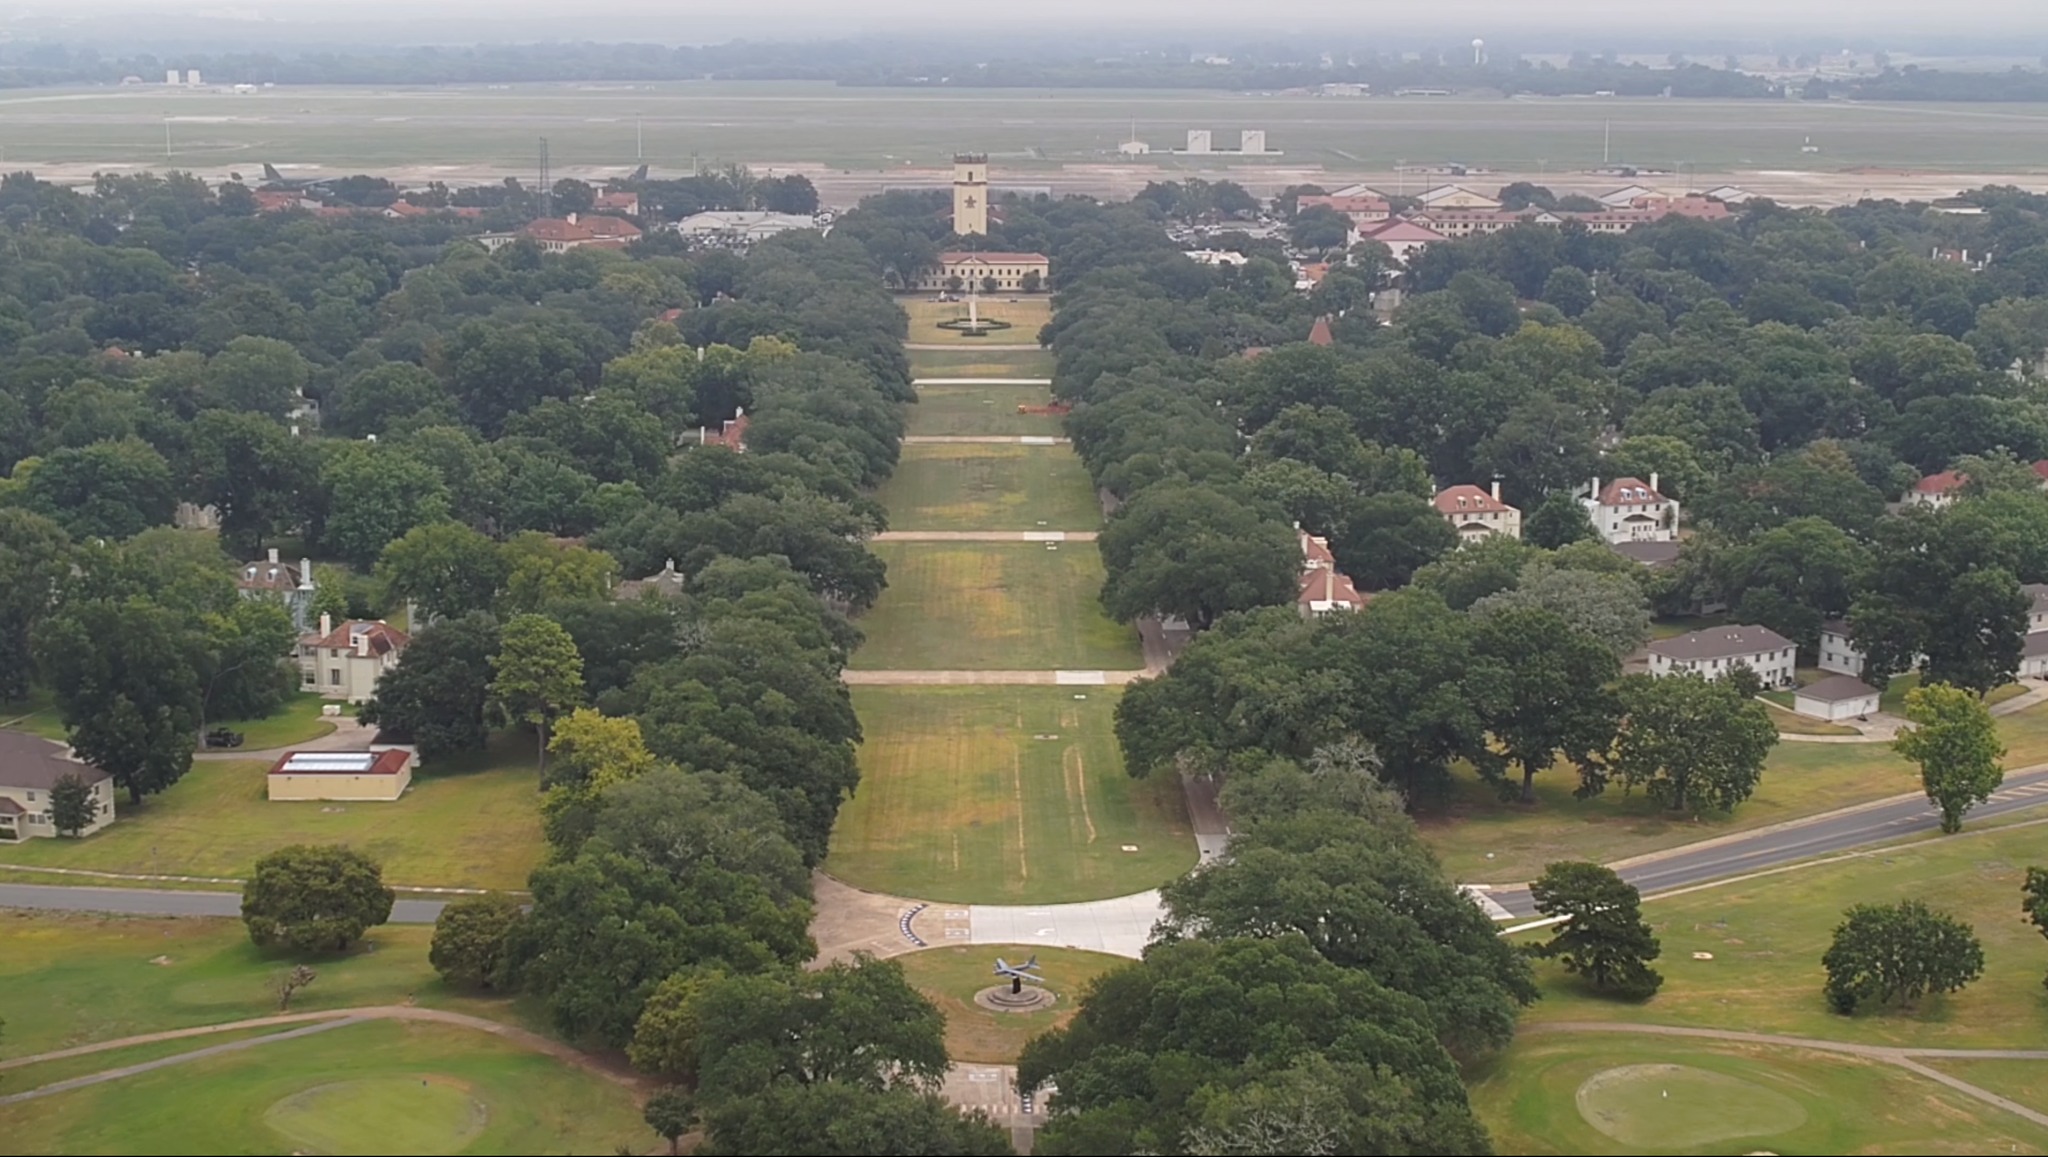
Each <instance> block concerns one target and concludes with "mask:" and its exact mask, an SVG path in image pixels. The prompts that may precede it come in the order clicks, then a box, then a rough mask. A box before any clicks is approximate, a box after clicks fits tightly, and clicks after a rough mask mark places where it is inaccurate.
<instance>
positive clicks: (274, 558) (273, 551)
mask: <svg viewBox="0 0 2048 1157" xmlns="http://www.w3.org/2000/svg"><path fill="white" fill-rule="evenodd" d="M270 562H271V565H273V566H275V565H276V564H277V548H276V547H274V546H273V547H271V548H270Z"/></svg>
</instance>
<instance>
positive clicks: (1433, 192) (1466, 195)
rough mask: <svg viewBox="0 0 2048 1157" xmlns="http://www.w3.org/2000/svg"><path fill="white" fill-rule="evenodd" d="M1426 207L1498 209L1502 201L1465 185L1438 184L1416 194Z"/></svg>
mask: <svg viewBox="0 0 2048 1157" xmlns="http://www.w3.org/2000/svg"><path fill="white" fill-rule="evenodd" d="M1415 199H1416V201H1418V202H1420V203H1421V205H1422V207H1423V208H1425V209H1498V208H1500V202H1499V201H1497V200H1495V199H1493V198H1492V197H1489V196H1487V195H1486V194H1484V193H1475V192H1473V191H1472V190H1470V189H1467V188H1466V187H1464V186H1463V185H1438V186H1437V187H1436V188H1434V189H1425V190H1423V191H1422V192H1421V193H1419V194H1417V195H1416V198H1415Z"/></svg>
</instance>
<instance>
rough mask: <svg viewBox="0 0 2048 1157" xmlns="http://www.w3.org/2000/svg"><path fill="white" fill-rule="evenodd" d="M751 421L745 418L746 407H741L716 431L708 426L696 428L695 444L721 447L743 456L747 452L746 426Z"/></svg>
mask: <svg viewBox="0 0 2048 1157" xmlns="http://www.w3.org/2000/svg"><path fill="white" fill-rule="evenodd" d="M751 421H753V419H751V418H749V417H747V410H746V407H745V406H742V407H740V409H739V411H738V412H737V413H735V414H734V415H733V416H732V417H730V418H727V419H726V420H725V422H724V423H722V424H721V425H720V426H719V427H718V429H716V430H713V429H712V428H711V427H709V426H699V427H697V444H698V445H700V446H723V447H725V448H726V449H728V450H730V451H732V452H733V453H735V454H744V453H746V451H747V425H748V423H750V422H751Z"/></svg>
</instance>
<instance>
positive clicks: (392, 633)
mask: <svg viewBox="0 0 2048 1157" xmlns="http://www.w3.org/2000/svg"><path fill="white" fill-rule="evenodd" d="M358 634H361V635H364V636H367V637H368V638H369V640H370V653H371V654H373V655H387V654H390V653H391V652H393V651H402V650H404V649H405V646H406V644H408V643H410V642H412V636H411V635H408V634H406V633H405V632H404V631H401V630H399V629H398V628H397V627H394V626H392V625H391V624H390V623H385V622H372V621H367V620H364V619H350V620H348V621H347V622H344V623H340V624H338V625H336V626H335V628H334V630H332V631H330V632H328V633H327V634H325V635H322V634H319V633H318V632H315V633H313V634H310V635H302V636H300V637H299V645H300V646H302V647H346V648H348V649H350V650H354V649H355V645H356V643H355V640H356V636H357V635H358Z"/></svg>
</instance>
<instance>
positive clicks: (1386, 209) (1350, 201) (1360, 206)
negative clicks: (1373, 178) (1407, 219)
mask: <svg viewBox="0 0 2048 1157" xmlns="http://www.w3.org/2000/svg"><path fill="white" fill-rule="evenodd" d="M1294 205H1295V211H1296V212H1300V211H1301V210H1303V209H1314V208H1317V207H1318V206H1320V207H1322V208H1325V209H1334V210H1336V211H1337V212H1339V213H1342V214H1344V215H1345V216H1346V217H1349V218H1351V223H1352V224H1353V225H1373V224H1377V223H1379V222H1381V221H1384V220H1386V219H1387V218H1388V217H1391V216H1393V214H1394V208H1393V206H1392V205H1390V204H1388V203H1387V199H1386V198H1385V197H1381V196H1378V195H1376V194H1365V195H1362V196H1348V197H1340V196H1338V195H1336V194H1334V193H1320V194H1315V193H1305V194H1303V195H1302V196H1300V197H1298V198H1296V199H1295V202H1294Z"/></svg>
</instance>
